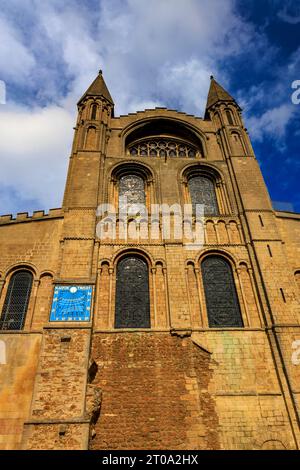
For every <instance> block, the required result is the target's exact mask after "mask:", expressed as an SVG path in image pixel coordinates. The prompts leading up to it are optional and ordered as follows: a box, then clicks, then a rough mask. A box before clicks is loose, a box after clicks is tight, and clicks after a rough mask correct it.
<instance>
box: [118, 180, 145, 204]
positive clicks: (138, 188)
mask: <svg viewBox="0 0 300 470" xmlns="http://www.w3.org/2000/svg"><path fill="white" fill-rule="evenodd" d="M125 204H127V205H128V206H131V205H132V204H143V205H145V204H146V194H145V181H144V180H143V178H141V177H140V176H137V175H125V176H121V178H120V181H119V208H122V207H124V205H125Z"/></svg>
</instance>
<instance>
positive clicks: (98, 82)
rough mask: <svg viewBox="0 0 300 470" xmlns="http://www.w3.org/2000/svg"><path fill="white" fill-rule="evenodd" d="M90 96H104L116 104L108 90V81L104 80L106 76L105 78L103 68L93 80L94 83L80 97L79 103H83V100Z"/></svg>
mask: <svg viewBox="0 0 300 470" xmlns="http://www.w3.org/2000/svg"><path fill="white" fill-rule="evenodd" d="M88 96H93V97H96V96H98V97H103V98H105V99H106V100H107V101H109V102H110V103H111V104H112V105H114V102H113V99H112V97H111V96H110V93H109V91H108V88H107V86H106V83H105V81H104V78H103V75H102V70H99V74H98V76H97V77H96V79H95V80H94V81H93V83H92V84H91V86H90V87H89V88H88V89H87V91H86V92H85V94H84V95H83V96H82V98H80V100H79V102H78V104H79V103H81V101H82V100H83V99H84V98H86V97H88Z"/></svg>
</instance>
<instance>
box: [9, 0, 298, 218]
mask: <svg viewBox="0 0 300 470" xmlns="http://www.w3.org/2000/svg"><path fill="white" fill-rule="evenodd" d="M0 39H1V40H0V80H3V81H4V82H5V84H6V92H7V102H6V104H0V158H1V172H0V213H1V214H7V213H16V212H22V211H29V212H31V211H33V210H38V209H46V210H48V209H49V208H51V207H60V206H61V201H62V196H63V190H64V184H65V178H66V171H67V165H68V157H69V154H70V149H71V143H72V137H73V126H74V124H75V119H76V103H77V101H78V99H79V98H80V96H81V95H82V94H83V92H84V91H85V90H86V88H87V87H88V86H89V84H90V83H91V82H92V80H93V79H94V78H95V76H96V75H97V73H98V70H99V69H100V68H101V69H103V71H104V76H105V80H106V82H107V84H108V86H109V89H110V91H111V94H112V96H113V98H114V101H115V103H116V110H115V111H116V113H117V114H127V113H129V112H133V111H137V110H143V109H145V108H151V107H155V106H166V107H169V108H172V109H174V108H175V109H178V110H180V111H185V112H188V113H193V114H196V115H198V116H203V115H204V108H205V102H206V97H207V92H208V88H209V76H210V75H211V74H213V75H214V76H215V77H216V79H217V80H218V81H219V83H221V84H222V85H223V86H224V87H225V88H227V89H228V91H229V92H230V93H231V94H232V95H233V96H234V97H235V98H236V99H237V100H238V102H239V104H240V105H241V106H242V108H243V109H244V119H245V122H246V126H247V128H248V130H249V133H250V136H251V138H252V143H253V146H254V149H255V152H256V155H257V158H258V160H259V162H260V165H261V168H262V172H263V175H264V178H265V180H266V183H267V185H268V188H269V191H270V194H271V198H272V199H273V200H274V201H278V202H289V203H291V204H292V205H293V207H294V210H295V211H297V212H300V195H299V189H298V188H299V181H300V155H299V145H298V142H299V138H300V105H296V104H293V103H292V101H291V95H292V93H293V90H292V87H291V86H292V83H293V82H294V81H295V80H300V0H292V1H291V0H280V1H279V0H151V1H149V0H101V1H100V0H64V1H63V2H62V1H61V0H43V1H40V0H10V1H7V0H0Z"/></svg>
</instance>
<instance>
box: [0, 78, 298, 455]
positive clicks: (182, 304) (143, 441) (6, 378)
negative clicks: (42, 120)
mask: <svg viewBox="0 0 300 470" xmlns="http://www.w3.org/2000/svg"><path fill="white" fill-rule="evenodd" d="M122 196H126V197H127V199H128V200H129V202H131V203H137V202H138V203H143V204H144V205H145V207H146V208H147V211H148V213H149V214H150V213H151V211H153V207H155V205H161V204H166V205H170V206H171V205H174V204H177V206H178V205H179V206H180V207H184V205H185V204H190V205H192V206H193V207H194V206H196V204H202V206H204V219H203V220H204V221H203V230H204V240H203V245H202V246H201V247H198V246H197V245H195V246H189V249H187V246H186V244H185V240H184V235H183V236H182V238H181V239H178V237H175V236H173V235H172V233H171V235H168V236H167V235H166V234H165V233H164V231H163V230H162V220H161V213H160V212H158V213H157V215H156V217H151V218H148V219H143V218H142V219H141V216H140V215H136V216H132V218H131V219H130V220H129V225H130V224H132V225H133V226H134V228H135V234H136V233H137V234H138V235H137V237H136V236H135V237H134V236H132V237H131V236H130V235H129V236H128V237H127V238H126V239H123V238H121V237H120V225H121V224H122V219H121V218H120V217H119V216H117V217H116V220H115V223H116V233H111V235H109V236H106V237H105V238H103V239H102V238H101V237H98V236H97V227H99V224H100V225H101V222H102V220H103V218H105V217H106V218H107V214H104V213H101V212H99V206H100V205H101V204H110V205H112V206H114V207H118V206H120V201H121V199H122ZM151 215H152V214H151ZM170 220H171V225H172V223H173V222H174V220H175V214H173V213H171V215H170ZM193 224H194V219H192V223H191V225H193ZM154 226H155V227H156V230H155V234H156V236H153V234H152V231H151V230H149V229H152V228H153V227H154ZM147 230H148V232H147ZM143 233H148V236H147V237H145V236H143ZM149 234H150V235H149ZM299 236H300V215H299V214H296V213H290V212H278V211H276V210H275V209H274V208H273V207H272V203H271V201H270V197H269V194H268V191H267V188H266V186H265V183H264V180H263V177H262V174H261V171H260V168H259V165H258V162H257V160H256V158H255V155H254V153H253V149H252V146H251V142H250V139H249V136H248V133H247V130H246V129H245V127H244V124H243V120H242V114H241V109H240V107H239V106H238V104H237V103H236V101H235V100H234V99H233V98H232V97H231V96H230V95H229V94H228V93H227V92H226V91H225V90H224V89H223V88H222V87H221V86H220V85H219V84H218V83H217V82H216V81H215V80H214V78H213V77H212V78H211V84H210V90H209V94H208V101H207V107H206V110H205V115H204V118H200V117H197V116H192V115H187V114H185V113H183V112H178V111H175V110H170V109H166V108H156V109H153V110H145V111H140V112H137V113H130V114H128V115H126V116H115V115H114V103H113V100H112V98H111V96H110V93H109V91H108V89H107V87H106V85H105V82H104V79H103V77H102V73H99V75H98V77H97V78H96V80H95V81H94V82H93V83H92V85H91V86H90V88H89V89H88V90H87V92H86V93H85V94H84V96H83V97H82V98H81V100H80V101H79V103H78V119H77V123H76V127H75V135H74V142H73V147H72V152H71V157H70V165H69V171H68V177H67V182H66V188H65V195H64V200H63V204H62V208H61V209H53V210H50V212H49V213H48V214H45V213H44V212H43V211H37V212H34V213H33V215H32V216H28V214H27V213H20V214H18V215H17V217H16V218H15V219H14V218H12V216H10V215H4V216H2V217H0V315H1V316H0V448H1V449H91V450H94V449H95V450H100V449H297V448H298V447H299V444H300V432H299V419H300V352H299V349H300V311H299V294H300V241H299ZM297 348H298V349H297Z"/></svg>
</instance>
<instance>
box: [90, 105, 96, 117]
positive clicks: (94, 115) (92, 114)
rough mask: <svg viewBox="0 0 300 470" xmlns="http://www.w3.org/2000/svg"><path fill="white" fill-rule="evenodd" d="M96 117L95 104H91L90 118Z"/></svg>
mask: <svg viewBox="0 0 300 470" xmlns="http://www.w3.org/2000/svg"><path fill="white" fill-rule="evenodd" d="M96 117H97V105H96V104H93V105H92V112H91V120H92V121H95V119H96Z"/></svg>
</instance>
